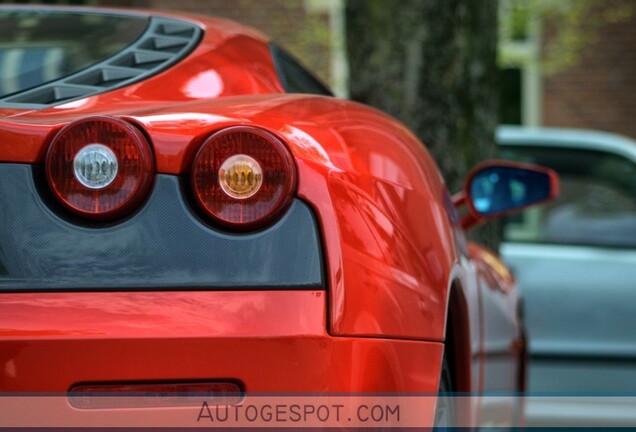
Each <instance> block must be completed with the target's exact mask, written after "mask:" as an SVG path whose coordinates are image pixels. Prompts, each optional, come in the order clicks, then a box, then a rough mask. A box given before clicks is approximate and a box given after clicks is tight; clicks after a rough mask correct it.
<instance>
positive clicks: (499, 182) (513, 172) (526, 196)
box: [468, 166, 551, 216]
mask: <svg viewBox="0 0 636 432" xmlns="http://www.w3.org/2000/svg"><path fill="white" fill-rule="evenodd" d="M468 191H469V199H470V200H471V201H472V204H473V207H474V208H475V210H476V211H477V213H479V214H480V215H482V216H493V215H497V214H500V213H506V212H509V211H512V210H519V209H522V208H524V207H527V206H529V205H532V204H536V203H538V202H541V201H544V200H547V199H548V198H550V193H551V182H550V176H549V175H548V174H547V173H543V172H538V171H534V170H530V169H524V168H517V167H507V166H492V167H487V168H484V169H482V170H480V171H479V172H478V173H477V174H476V175H475V176H474V177H473V179H472V181H471V182H470V184H469V185H468Z"/></svg>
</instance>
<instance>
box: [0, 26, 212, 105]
mask: <svg viewBox="0 0 636 432" xmlns="http://www.w3.org/2000/svg"><path fill="white" fill-rule="evenodd" d="M201 34H202V31H201V29H200V28H199V27H198V26H197V25H195V24H192V23H189V22H186V21H180V20H178V19H172V18H159V17H152V18H150V21H149V25H148V27H147V28H146V31H145V32H144V34H143V35H142V36H141V37H140V38H139V39H138V40H137V41H135V42H134V43H133V44H132V45H130V46H128V47H127V48H125V49H124V50H122V51H120V52H119V53H118V54H116V55H114V56H113V57H110V58H108V59H106V60H104V61H102V62H100V63H97V64H95V65H93V66H91V67H89V68H88V69H85V70H82V71H80V72H77V73H74V74H72V75H69V76H66V77H63V78H60V79H59V80H56V81H53V82H50V83H47V84H43V85H41V86H39V87H36V88H34V89H30V90H26V91H23V92H20V93H17V94H13V95H11V96H9V97H6V98H3V99H0V106H6V107H16V108H30V109H38V108H46V107H48V106H51V105H55V104H59V103H63V102H69V101H72V100H75V99H80V98H84V97H88V96H93V95H96V94H99V93H103V92H105V91H108V90H114V89H116V88H119V87H123V86H125V85H129V84H132V83H135V82H138V81H140V80H142V79H144V78H147V77H149V76H151V75H155V74H157V73H159V72H161V71H163V70H165V69H166V68H168V67H169V66H170V65H172V64H174V63H176V62H178V61H179V60H181V59H182V58H183V57H185V56H186V55H188V54H189V53H190V52H191V51H192V50H193V49H194V47H195V46H196V45H197V43H198V42H199V39H200V37H201Z"/></svg>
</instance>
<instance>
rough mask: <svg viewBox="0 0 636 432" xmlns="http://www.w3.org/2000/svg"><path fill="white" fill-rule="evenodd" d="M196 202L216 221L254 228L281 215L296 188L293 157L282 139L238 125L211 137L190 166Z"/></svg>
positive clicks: (244, 227)
mask: <svg viewBox="0 0 636 432" xmlns="http://www.w3.org/2000/svg"><path fill="white" fill-rule="evenodd" d="M192 187H193V190H194V196H195V199H196V201H197V203H198V204H199V205H200V206H201V208H202V209H203V210H204V211H205V213H206V214H207V215H209V216H210V217H211V218H212V219H213V220H214V221H215V222H217V223H218V224H220V225H223V226H225V227H230V228H234V229H242V230H248V229H256V228H259V227H262V226H264V225H267V224H269V223H271V222H272V221H274V220H275V219H276V218H277V217H279V216H280V215H281V214H282V213H283V212H284V211H285V210H286V209H287V207H288V206H289V204H290V203H291V199H292V196H293V192H294V188H295V187H296V168H295V166H294V162H293V158H292V156H291V154H290V153H289V150H287V147H285V145H284V144H283V143H282V141H281V140H279V139H278V138H276V137H275V136H274V135H272V134H270V133H269V132H266V131H263V130H261V129H257V128H254V127H247V126H237V127H231V128H228V129H224V130H222V131H220V132H217V133H215V134H214V135H212V136H211V137H210V138H208V140H207V141H206V142H205V143H204V144H203V146H202V147H201V149H200V150H199V152H198V153H197V155H196V157H195V160H194V165H193V168H192Z"/></svg>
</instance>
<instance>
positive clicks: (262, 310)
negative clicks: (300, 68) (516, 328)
mask: <svg viewBox="0 0 636 432" xmlns="http://www.w3.org/2000/svg"><path fill="white" fill-rule="evenodd" d="M135 19H136V18H135ZM133 21H134V19H133ZM168 24H170V23H168V22H167V21H165V20H164V21H160V22H159V24H157V26H156V29H155V30H153V32H155V33H153V34H152V35H151V37H152V38H153V39H152V40H153V41H155V42H153V43H159V42H161V41H164V42H165V43H168V40H169V39H170V38H176V39H178V38H180V37H181V38H185V37H186V36H184V34H190V33H188V32H187V31H186V33H183V31H177V30H179V29H181V30H183V29H184V27H183V25H182V26H181V27H179V25H177V24H178V23H177V24H175V23H172V24H174V26H170V25H168ZM150 28H153V27H152V24H151V25H150ZM157 29H161V30H157ZM173 30H174V32H173ZM186 30H187V29H186ZM159 31H164V32H168V33H170V32H173V33H171V35H157V34H156V32H159ZM175 32H176V33H175ZM194 33H196V32H193V33H191V34H194ZM157 41H159V42H157ZM186 45H187V44H186ZM186 45H176V48H174V49H172V48H170V46H168V48H169V49H168V51H170V50H172V51H174V52H176V53H181V51H180V50H181V49H182V48H184V47H187V46H186ZM188 46H189V45H188ZM173 47H174V46H173ZM146 48H148V47H146ZM146 48H139V47H137V48H135V49H137V51H135V52H132V54H131V53H128V54H126V56H127V57H120V55H121V54H114V57H108V59H107V61H111V60H112V59H113V58H114V59H118V58H119V59H120V60H121V59H124V58H129V59H137V60H139V59H142V60H143V59H144V58H148V57H144V56H143V55H141V54H144V52H145V51H148V50H147V49H146ZM184 49H185V48H184ZM118 52H119V51H118ZM184 52H185V51H184ZM53 54H54V53H53V52H49V53H47V54H46V56H51V58H53V57H55V56H54V55H53ZM145 54H148V53H145ZM148 55H149V54H148ZM153 58H155V59H157V58H158V57H153ZM166 58H167V57H166ZM137 60H134V61H137ZM164 60H165V58H164ZM118 61H119V60H118ZM121 61H124V60H121ZM131 61H133V60H131ZM157 61H158V62H159V61H160V60H157ZM166 61H167V60H166ZM170 61H172V60H170ZM175 61H176V60H175ZM150 63H152V64H150V65H148V68H151V67H154V65H155V64H154V63H153V62H150ZM144 64H146V63H143V62H142V63H136V64H133V63H131V64H128V65H119V64H118V65H109V66H108V67H107V68H106V69H103V68H102V69H100V68H97V67H95V68H93V70H88V72H91V73H98V74H99V76H100V77H101V78H100V79H101V80H102V82H101V84H105V85H112V86H113V87H117V86H120V85H123V84H122V83H124V82H125V80H127V79H133V78H131V77H128V78H126V77H121V76H120V77H121V80H120V81H116V80H111V79H110V78H109V79H105V78H107V77H111V78H112V77H113V76H114V75H112V74H113V73H114V72H113V71H119V72H122V73H123V72H125V70H126V69H134V68H133V67H131V66H140V65H142V66H143V65H144ZM157 64H158V63H157ZM166 64H167V63H166ZM58 66H59V65H58ZM51 67H52V66H51ZM56 67H57V66H56ZM60 67H61V66H60ZM91 67H92V66H91ZM100 67H101V66H100ZM143 67H145V66H143ZM143 67H142V68H143ZM36 69H37V68H36ZM40 69H41V68H40ZM89 69H90V68H89ZM86 71H87V70H85V69H81V70H80V71H79V72H81V73H84V72H86ZM40 72H42V71H40ZM129 72H130V73H132V72H131V71H129ZM38 73H39V72H38ZM43 73H44V72H43ZM47 73H48V72H47ZM51 73H52V72H51ZM36 75H37V74H36ZM36 75H33V79H34V81H33V82H30V83H26V84H24V83H23V84H24V85H23V86H22V87H15V85H16V83H15V82H13V83H11V82H10V80H5V82H4V83H3V85H4V84H6V85H7V86H9V85H13V86H14V87H11V89H8V90H6V91H5V93H4V95H3V99H0V103H3V107H4V109H5V110H6V111H4V113H5V114H6V117H5V118H4V119H3V120H1V121H0V365H2V366H1V367H0V392H2V394H3V397H4V401H5V402H7V401H8V399H7V397H9V396H10V397H14V396H16V395H18V396H20V395H24V396H28V397H31V396H38V395H41V394H42V392H45V393H47V394H49V395H53V396H57V397H60V398H62V399H63V400H64V403H63V405H64V407H65V409H68V408H69V407H71V408H70V411H69V412H73V413H75V414H77V413H78V412H80V411H81V410H88V411H91V410H92V409H98V410H99V409H101V410H106V412H110V413H112V412H117V409H118V408H121V406H119V407H114V406H113V405H108V404H107V403H106V404H105V405H103V406H99V402H98V403H97V404H98V406H95V405H90V404H89V405H84V406H82V405H81V404H80V405H76V404H73V403H72V401H73V397H74V395H75V396H77V395H84V394H89V395H90V394H107V395H113V394H115V395H117V394H121V395H129V394H133V395H144V396H149V395H150V396H157V395H161V394H164V395H165V394H172V393H174V394H188V393H190V392H193V391H194V392H197V393H199V394H201V395H203V396H205V397H207V398H208V400H211V401H215V400H217V401H218V399H215V398H219V397H223V395H226V394H227V395H230V396H231V397H236V395H238V397H239V399H240V398H243V397H245V395H247V394H255V393H256V394H266V395H267V394H269V395H289V394H292V395H294V394H302V395H304V396H312V395H313V396H316V395H318V396H320V395H323V394H333V393H336V394H338V393H342V392H346V394H358V393H377V392H385V393H386V392H388V393H390V394H396V392H398V393H399V392H412V391H415V392H422V391H435V390H436V389H437V379H438V377H439V374H438V371H437V369H435V368H427V367H425V365H427V364H437V363H439V361H440V358H441V344H439V343H424V342H422V341H415V340H408V339H399V338H393V339H385V338H380V337H365V336H364V335H355V336H334V335H332V334H331V333H330V324H329V313H330V312H329V310H330V292H329V290H328V288H329V287H328V283H327V280H328V278H327V270H328V269H327V265H326V262H327V260H326V248H325V240H324V238H323V237H324V236H323V233H322V230H321V227H320V221H319V219H318V217H317V215H316V213H315V210H314V207H313V206H312V203H311V202H308V201H307V200H303V199H301V198H299V196H298V194H297V192H296V188H297V183H298V172H297V170H298V168H297V160H296V159H295V158H294V156H292V152H291V151H290V146H289V143H287V142H285V140H284V139H282V138H281V137H280V136H278V135H276V134H275V133H272V132H271V131H268V130H267V128H266V127H260V126H254V125H252V126H249V127H246V126H241V125H240V123H241V122H240V121H239V120H236V121H235V122H234V123H235V124H236V126H232V127H226V126H215V127H214V128H212V127H210V128H208V129H209V132H208V133H206V134H205V136H203V137H201V136H194V135H193V136H192V137H191V139H192V141H193V142H194V143H195V144H196V145H195V146H194V148H195V151H193V152H192V154H190V155H189V156H188V157H186V158H184V160H186V161H187V166H180V167H176V168H174V169H173V170H165V169H162V167H161V166H160V162H161V160H162V158H163V157H164V156H165V155H166V153H165V152H166V151H168V152H180V151H182V149H179V148H177V147H172V148H170V149H166V148H162V149H158V148H156V147H155V146H154V145H153V142H154V141H155V139H156V138H157V137H156V136H153V132H152V131H150V130H148V129H146V128H145V127H144V125H143V124H142V123H141V122H137V121H135V117H134V116H127V115H112V114H110V113H108V111H109V109H110V108H109V107H110V105H107V104H104V103H102V104H101V105H99V107H97V108H96V107H95V106H90V105H91V103H93V102H95V101H96V98H99V96H96V97H91V96H90V95H91V94H92V93H91V92H97V93H95V94H97V95H99V94H100V93H99V91H100V90H95V89H94V88H91V87H94V86H93V85H92V84H91V85H85V84H77V83H74V84H73V85H77V86H78V87H77V88H79V89H80V90H82V91H84V90H85V91H87V92H88V93H86V97H85V98H83V99H77V98H78V97H80V96H78V94H75V93H72V92H71V93H67V92H66V91H67V90H68V91H70V90H69V88H71V87H72V86H70V84H69V85H68V86H67V85H66V84H64V83H62V85H61V87H59V85H58V84H59V83H57V84H55V83H53V84H51V85H49V83H47V82H44V81H43V80H44V78H43V77H42V76H36ZM91 76H92V75H91ZM118 76H119V75H118ZM137 78H139V76H137ZM7 83H8V84H7ZM18 84H19V83H18ZM47 86H48V87H47ZM51 86H53V87H51ZM56 86H58V87H56ZM87 87H88V88H87ZM7 88H8V87H7ZM43 89H48V90H47V91H46V92H45V91H43ZM60 89H62V90H60ZM49 90H50V91H49ZM125 90H126V88H125V87H122V89H120V90H117V91H116V92H119V93H118V94H120V95H121V94H122V93H123V92H125ZM116 92H115V93H116ZM82 94H83V93H82ZM25 95H26V96H25ZM65 95H66V96H68V100H70V102H68V103H67V104H66V105H65V108H66V109H64V110H60V114H59V115H58V114H57V113H56V107H57V106H60V105H59V103H61V102H63V100H62V99H63V98H64V97H65ZM27 96H28V97H27ZM58 96H59V98H58ZM25 97H26V99H25ZM47 97H49V99H50V98H53V99H50V100H49V99H46V98H47ZM109 97H113V96H109ZM20 98H22V99H20ZM29 98H31V99H29ZM56 98H57V99H56ZM9 99H11V100H9ZM45 99H46V100H45ZM58 99H59V100H58ZM77 101H80V102H81V103H84V104H87V106H84V107H83V108H82V107H80V105H81V104H80V105H78V103H77ZM120 102H121V101H120ZM121 103H122V104H123V102H121ZM74 104H75V105H74ZM124 105H125V104H124ZM139 106H141V107H142V108H143V107H145V109H147V107H148V106H149V103H148V102H147V101H140V102H139ZM80 108H81V109H82V110H84V109H85V113H84V111H82V112H80V113H78V110H79V109H80ZM136 109H137V110H138V109H140V108H136ZM94 111H100V113H99V114H97V115H95V114H94ZM186 117H187V116H186V115H184V114H183V113H181V114H179V115H177V116H175V117H174V118H171V119H170V121H171V122H173V123H171V125H172V126H171V128H172V129H176V130H181V131H182V132H183V134H184V135H188V134H189V133H190V132H189V129H188V128H189V127H190V125H191V123H189V119H188V118H186ZM195 117H196V116H195ZM179 119H181V120H182V121H179ZM226 120H227V119H226ZM193 121H195V123H196V118H195V119H194V120H193ZM197 126H200V125H197ZM69 401H70V402H69ZM235 402H236V401H235ZM69 404H70V405H69ZM3 405H4V411H3V412H4V413H5V414H7V413H9V414H11V413H10V409H9V408H7V407H10V406H11V405H10V404H7V403H3ZM46 406H48V405H46ZM52 407H53V408H51V409H52V411H51V412H55V411H56V409H57V408H55V406H54V405H52ZM200 407H201V406H200V404H199V406H197V407H195V408H196V409H195V411H193V412H194V417H191V418H192V421H193V422H195V421H196V423H199V420H200V414H201V411H200V410H199V408H200ZM58 408H59V407H58ZM128 408H136V409H148V408H151V409H157V408H165V409H171V408H170V407H169V406H166V405H164V404H162V403H161V402H157V399H153V400H151V401H150V402H149V404H148V405H146V406H145V407H139V406H137V405H135V404H133V405H130V406H128ZM113 410H115V411H113ZM45 411H46V410H45ZM144 413H146V414H147V413H148V412H147V411H144ZM49 414H50V412H41V413H40V414H39V415H36V416H31V417H23V416H18V417H19V418H17V417H16V416H13V415H11V416H10V417H11V420H12V421H16V422H18V423H14V424H13V423H12V424H9V425H14V426H15V425H25V424H26V425H32V426H48V425H51V424H57V425H59V426H64V427H67V426H69V425H70V424H69V423H64V422H62V423H55V421H53V420H52V419H53V418H52V417H50V416H49ZM204 414H205V413H204ZM425 416H426V414H423V417H422V418H426V417H425ZM5 418H7V419H9V417H5ZM188 418H190V417H188ZM294 418H295V417H294ZM389 420H390V419H389ZM24 422H26V423H24ZM51 422H52V423H51ZM100 424H101V425H104V423H100ZM108 424H110V423H106V425H108ZM150 424H153V423H150Z"/></svg>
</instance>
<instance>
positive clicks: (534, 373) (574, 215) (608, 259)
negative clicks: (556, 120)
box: [497, 126, 636, 426]
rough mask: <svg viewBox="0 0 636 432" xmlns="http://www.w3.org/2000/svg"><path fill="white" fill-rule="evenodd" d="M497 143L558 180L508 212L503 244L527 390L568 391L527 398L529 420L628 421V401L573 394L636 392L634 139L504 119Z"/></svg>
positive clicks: (632, 412)
mask: <svg viewBox="0 0 636 432" xmlns="http://www.w3.org/2000/svg"><path fill="white" fill-rule="evenodd" d="M497 141H498V143H499V146H500V148H499V151H500V157H501V158H502V159H510V160H515V161H521V162H529V163H534V164H540V165H543V166H546V167H549V168H552V169H554V170H556V171H557V172H558V173H559V176H560V178H561V194H560V197H559V198H558V199H557V200H556V201H554V202H552V203H550V204H548V205H545V206H542V207H540V208H535V209H531V210H528V211H526V212H524V213H522V214H520V215H517V216H513V217H510V218H508V220H507V221H506V222H505V227H504V243H503V244H502V246H501V254H502V256H503V257H504V260H505V261H507V262H508V263H509V264H510V266H511V267H512V269H513V271H514V272H515V274H516V276H517V278H518V282H519V285H520V287H521V292H522V296H523V299H524V300H523V301H524V310H525V321H526V327H527V334H528V339H529V356H530V357H529V369H528V370H529V375H528V380H529V381H528V391H529V392H530V393H532V394H535V395H541V394H548V393H558V394H560V395H562V396H564V395H565V396H568V395H571V396H572V397H569V398H568V397H564V398H560V403H559V404H551V403H544V402H545V401H544V402H541V398H530V399H529V400H528V406H527V416H528V423H529V425H533V424H541V422H545V421H550V422H552V423H554V422H555V421H556V422H558V421H560V420H562V421H563V423H564V424H568V425H572V424H573V422H574V423H579V424H581V425H606V426H609V425H612V424H624V423H625V422H629V423H630V424H631V423H632V422H634V421H636V407H635V406H634V404H633V403H625V401H626V400H627V399H626V398H610V397H605V398H601V399H596V400H595V402H594V403H589V404H585V403H582V402H583V401H584V400H585V399H584V398H580V397H578V396H583V395H592V394H594V395H598V394H604V395H619V394H624V393H631V394H632V395H634V394H636V141H633V140H631V139H629V138H626V137H622V136H618V135H613V134H608V133H601V132H592V131H582V130H572V129H550V128H521V127H508V126H504V127H500V128H499V129H498V131H497ZM546 400H547V401H549V399H546ZM599 401H600V402H599ZM628 402H631V401H628Z"/></svg>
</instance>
